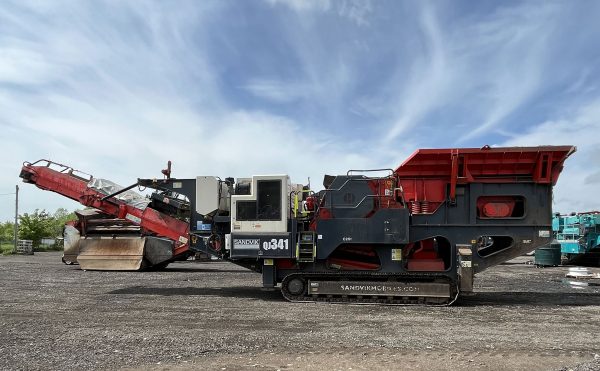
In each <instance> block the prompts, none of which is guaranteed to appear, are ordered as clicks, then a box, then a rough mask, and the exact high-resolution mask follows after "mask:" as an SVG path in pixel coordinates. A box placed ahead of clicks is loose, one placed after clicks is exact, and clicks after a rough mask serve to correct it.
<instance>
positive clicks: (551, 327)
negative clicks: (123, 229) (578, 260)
mask: <svg viewBox="0 0 600 371" xmlns="http://www.w3.org/2000/svg"><path fill="white" fill-rule="evenodd" d="M527 260H530V258H529V257H521V258H519V259H517V260H514V261H512V262H510V263H507V264H504V265H501V266H498V267H495V268H493V269H491V270H489V271H487V272H484V273H482V274H479V275H478V276H477V277H476V291H477V294H476V295H475V296H472V297H468V298H464V299H462V300H461V301H460V302H459V303H458V304H456V305H454V306H452V307H442V308H439V307H391V306H374V305H333V304H308V303H305V304H292V303H288V302H286V301H284V300H283V299H282V298H281V295H280V294H279V292H277V291H264V290H263V289H261V288H260V276H259V275H257V274H255V273H252V272H249V271H246V270H244V269H243V268H239V267H237V266H235V265H233V264H229V263H225V262H208V263H196V262H181V263H174V264H171V265H170V266H169V267H168V268H167V269H166V270H164V271H161V272H142V273H136V272H93V271H81V270H79V269H78V267H77V266H65V265H63V264H62V263H61V262H60V253H36V255H34V256H6V257H0V287H1V291H0V292H1V295H0V354H2V357H0V369H28V370H31V369H51V370H59V369H60V370H63V369H83V368H86V369H87V368H91V369H115V368H127V369H138V370H141V369H156V370H163V369H190V368H194V369H215V370H238V369H242V370H275V369H281V370H284V369H328V370H329V369H340V370H350V369H353V370H357V369H369V370H373V369H405V370H430V369H441V370H444V369H448V370H461V369H469V370H473V369H475V370H477V369H481V370H497V369H515V370H548V369H550V370H561V369H562V370H569V369H573V370H579V371H584V370H600V359H599V358H600V356H598V355H596V354H600V342H599V339H600V286H593V285H591V286H587V287H580V288H575V287H573V286H571V285H570V284H569V283H568V282H566V281H565V278H564V275H565V273H566V271H567V270H568V268H566V267H556V268H544V269H539V268H535V267H534V266H532V265H527V264H525V262H526V261H527ZM592 271H593V272H600V269H597V268H596V269H592ZM595 355H596V358H594V356H595Z"/></svg>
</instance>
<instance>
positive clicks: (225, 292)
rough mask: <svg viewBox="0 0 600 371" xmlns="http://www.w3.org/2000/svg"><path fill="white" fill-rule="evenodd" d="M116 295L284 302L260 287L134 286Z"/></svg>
mask: <svg viewBox="0 0 600 371" xmlns="http://www.w3.org/2000/svg"><path fill="white" fill-rule="evenodd" d="M109 294H115V295H160V296H176V295H185V296H190V295H195V296H220V297H225V298H248V299H257V300H264V301H283V300H284V299H283V297H282V296H281V292H280V291H279V290H261V289H260V288H258V287H246V286H240V287H222V288H220V287H174V288H171V287H143V286H133V287H127V288H124V289H118V290H114V291H111V292H109Z"/></svg>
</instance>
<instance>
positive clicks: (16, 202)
mask: <svg viewBox="0 0 600 371" xmlns="http://www.w3.org/2000/svg"><path fill="white" fill-rule="evenodd" d="M15 187H16V190H15V253H16V252H17V241H18V239H19V237H18V236H19V185H16V186H15Z"/></svg>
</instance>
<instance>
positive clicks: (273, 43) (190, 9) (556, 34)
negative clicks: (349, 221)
mask: <svg viewBox="0 0 600 371" xmlns="http://www.w3.org/2000/svg"><path fill="white" fill-rule="evenodd" d="M598 19H600V2H593V1H563V2H553V1H531V2H510V1H503V2H497V1H477V2H472V1H431V2H428V1H404V2H403V1H395V0H394V1H392V0H390V1H384V0H381V1H352V0H338V1H333V0H332V1H327V0H314V1H308V0H305V1H300V0H264V1H262V0H249V1H209V0H206V1H177V2H166V1H162V2H160V1H155V2H147V1H108V2H101V1H14V2H11V1H4V2H3V3H2V6H1V7H0V129H1V130H0V136H1V137H0V143H2V161H1V162H0V193H7V192H11V191H13V190H14V185H15V184H17V183H19V179H18V173H19V169H20V166H21V163H22V162H23V161H25V160H27V161H34V160H37V159H39V158H49V159H52V160H55V161H57V162H61V163H64V164H68V165H71V166H73V167H75V168H77V169H79V170H82V171H85V172H88V173H91V174H93V175H95V176H97V177H102V178H108V179H111V180H113V181H116V182H118V183H121V184H123V185H127V184H131V183H133V182H134V181H135V179H137V178H138V177H159V176H160V169H162V168H163V167H164V165H165V163H166V161H167V160H172V161H173V175H174V176H176V177H181V178H183V177H193V176H196V175H219V176H222V177H225V176H233V177H244V176H249V175H252V174H264V173H288V174H290V176H291V177H292V179H293V180H294V181H296V182H306V179H307V178H308V177H311V180H312V183H313V184H320V182H321V179H322V175H323V174H325V173H329V174H335V173H345V172H346V170H347V169H350V168H378V167H395V166H397V165H398V164H399V163H400V162H402V161H403V160H404V159H405V158H406V156H408V155H409V154H410V153H411V152H413V151H414V150H415V149H417V148H436V147H480V146H482V145H485V144H490V145H494V146H504V145H546V144H574V145H577V146H578V149H579V150H578V152H577V153H576V154H575V155H574V156H573V157H572V158H571V159H569V160H568V162H567V164H566V168H565V171H564V173H563V175H562V177H561V179H560V181H559V184H558V186H557V187H556V190H555V198H554V201H555V209H556V210H558V211H562V212H570V211H583V210H591V209H600V196H599V192H598V191H599V190H600V90H599V89H598V88H599V83H600V63H599V62H600V23H599V22H598V21H597V20H598ZM21 190H22V193H21V208H22V211H24V212H31V211H33V210H34V209H35V208H40V209H42V208H45V209H47V210H50V211H54V210H55V209H56V208H58V207H66V208H68V209H70V210H73V209H75V208H77V207H78V204H77V203H75V202H71V201H68V200H66V199H64V198H62V197H61V196H58V195H54V194H51V193H49V192H45V191H41V190H38V189H37V188H35V187H33V186H30V185H26V184H23V185H22V186H21ZM12 213H13V199H12V198H11V197H10V196H0V220H8V219H10V218H11V216H12Z"/></svg>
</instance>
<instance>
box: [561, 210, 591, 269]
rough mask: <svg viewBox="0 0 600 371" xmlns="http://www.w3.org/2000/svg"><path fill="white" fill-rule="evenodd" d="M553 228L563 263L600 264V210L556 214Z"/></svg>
mask: <svg viewBox="0 0 600 371" xmlns="http://www.w3.org/2000/svg"><path fill="white" fill-rule="evenodd" d="M552 230H553V231H554V236H555V239H556V243H558V244H560V252H561V256H562V263H563V264H574V265H585V266H600V211H591V212H582V213H573V214H570V215H560V214H556V215H554V217H553V218H552Z"/></svg>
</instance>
